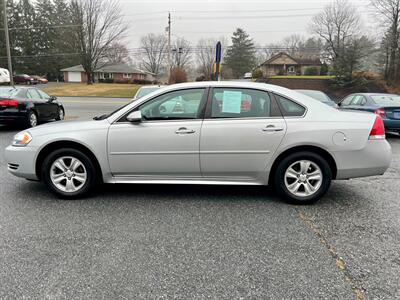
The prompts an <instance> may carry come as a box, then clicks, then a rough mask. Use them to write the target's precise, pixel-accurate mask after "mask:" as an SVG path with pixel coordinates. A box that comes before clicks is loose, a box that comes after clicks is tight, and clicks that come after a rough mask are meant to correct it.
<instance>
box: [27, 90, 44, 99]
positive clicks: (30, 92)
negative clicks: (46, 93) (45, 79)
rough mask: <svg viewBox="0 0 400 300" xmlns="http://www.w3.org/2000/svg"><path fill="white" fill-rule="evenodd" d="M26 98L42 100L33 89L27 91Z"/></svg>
mask: <svg viewBox="0 0 400 300" xmlns="http://www.w3.org/2000/svg"><path fill="white" fill-rule="evenodd" d="M27 96H28V98H29V99H42V97H40V94H39V93H38V91H37V90H35V89H29V90H28V92H27Z"/></svg>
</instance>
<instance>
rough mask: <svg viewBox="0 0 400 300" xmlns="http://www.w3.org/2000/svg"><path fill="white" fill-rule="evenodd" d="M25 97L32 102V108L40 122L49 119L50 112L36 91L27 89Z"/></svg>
mask: <svg viewBox="0 0 400 300" xmlns="http://www.w3.org/2000/svg"><path fill="white" fill-rule="evenodd" d="M26 97H27V98H28V99H29V100H30V101H32V102H33V106H34V108H35V110H36V112H37V114H38V118H39V119H40V120H45V119H48V118H49V117H50V111H49V109H48V107H47V101H46V100H45V99H42V97H41V96H40V94H39V93H38V91H37V90H36V89H28V91H27V92H26Z"/></svg>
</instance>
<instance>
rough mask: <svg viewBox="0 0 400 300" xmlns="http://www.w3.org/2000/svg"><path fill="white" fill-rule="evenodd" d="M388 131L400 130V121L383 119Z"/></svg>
mask: <svg viewBox="0 0 400 300" xmlns="http://www.w3.org/2000/svg"><path fill="white" fill-rule="evenodd" d="M383 124H385V129H386V130H400V120H392V119H383Z"/></svg>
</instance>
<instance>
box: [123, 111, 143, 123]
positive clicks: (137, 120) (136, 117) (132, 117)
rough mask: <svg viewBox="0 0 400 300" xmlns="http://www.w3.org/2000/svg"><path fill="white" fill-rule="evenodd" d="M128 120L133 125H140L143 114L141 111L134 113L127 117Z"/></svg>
mask: <svg viewBox="0 0 400 300" xmlns="http://www.w3.org/2000/svg"><path fill="white" fill-rule="evenodd" d="M126 119H127V120H128V122H131V123H140V122H142V113H141V112H140V110H137V111H133V112H131V113H130V114H129V115H128V116H127V117H126Z"/></svg>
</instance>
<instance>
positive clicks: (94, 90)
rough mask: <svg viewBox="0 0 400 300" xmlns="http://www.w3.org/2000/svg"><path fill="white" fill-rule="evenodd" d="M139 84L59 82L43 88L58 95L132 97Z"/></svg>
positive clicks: (48, 92)
mask: <svg viewBox="0 0 400 300" xmlns="http://www.w3.org/2000/svg"><path fill="white" fill-rule="evenodd" d="M139 87H140V85H137V84H122V83H121V84H118V83H95V84H92V85H87V84H85V83H59V84H51V85H49V86H48V87H46V88H44V89H43V90H44V91H45V92H46V93H47V94H49V95H52V96H58V97H116V98H132V97H133V96H134V95H135V93H136V91H137V90H138V89H139Z"/></svg>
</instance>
